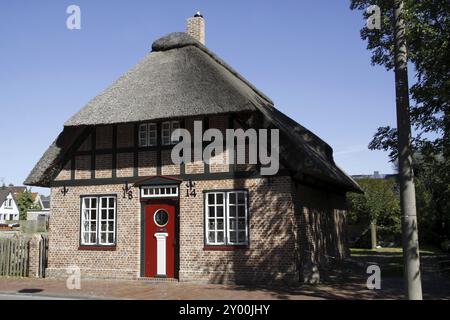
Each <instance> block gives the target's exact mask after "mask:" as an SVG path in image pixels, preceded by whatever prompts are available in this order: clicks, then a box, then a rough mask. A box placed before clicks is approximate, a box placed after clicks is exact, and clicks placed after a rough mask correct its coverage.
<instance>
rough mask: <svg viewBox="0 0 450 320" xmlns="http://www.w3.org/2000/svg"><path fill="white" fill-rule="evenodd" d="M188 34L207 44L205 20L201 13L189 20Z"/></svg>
mask: <svg viewBox="0 0 450 320" xmlns="http://www.w3.org/2000/svg"><path fill="white" fill-rule="evenodd" d="M186 32H187V34H188V35H190V36H192V37H194V38H195V39H197V40H198V41H200V42H201V43H202V44H205V19H204V18H203V16H202V14H201V13H200V12H197V13H196V14H195V16H193V17H192V18H189V19H188V20H187V31H186Z"/></svg>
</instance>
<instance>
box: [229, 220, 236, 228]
mask: <svg viewBox="0 0 450 320" xmlns="http://www.w3.org/2000/svg"><path fill="white" fill-rule="evenodd" d="M230 230H236V219H230Z"/></svg>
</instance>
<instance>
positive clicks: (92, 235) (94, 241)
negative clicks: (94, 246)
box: [90, 232, 97, 243]
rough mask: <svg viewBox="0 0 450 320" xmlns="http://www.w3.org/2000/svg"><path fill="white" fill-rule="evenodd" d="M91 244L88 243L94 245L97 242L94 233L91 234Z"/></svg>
mask: <svg viewBox="0 0 450 320" xmlns="http://www.w3.org/2000/svg"><path fill="white" fill-rule="evenodd" d="M90 239H91V242H90V243H96V242H97V237H96V234H95V233H93V232H92V233H91V238H90Z"/></svg>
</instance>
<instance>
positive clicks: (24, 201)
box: [17, 190, 41, 220]
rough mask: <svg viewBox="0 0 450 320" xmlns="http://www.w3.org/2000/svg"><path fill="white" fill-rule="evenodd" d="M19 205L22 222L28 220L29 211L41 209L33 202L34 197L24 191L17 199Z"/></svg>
mask: <svg viewBox="0 0 450 320" xmlns="http://www.w3.org/2000/svg"><path fill="white" fill-rule="evenodd" d="M17 205H18V207H19V212H20V214H19V219H20V220H27V212H28V210H29V209H41V208H40V206H39V205H35V204H34V202H33V197H32V195H31V192H29V191H28V190H27V191H24V192H22V193H21V194H20V195H19V197H18V199H17Z"/></svg>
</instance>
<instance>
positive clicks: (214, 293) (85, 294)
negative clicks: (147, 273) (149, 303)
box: [0, 278, 379, 300]
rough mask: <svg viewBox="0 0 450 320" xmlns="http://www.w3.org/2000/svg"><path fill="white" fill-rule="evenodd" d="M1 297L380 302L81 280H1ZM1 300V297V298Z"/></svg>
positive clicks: (283, 291)
mask: <svg viewBox="0 0 450 320" xmlns="http://www.w3.org/2000/svg"><path fill="white" fill-rule="evenodd" d="M0 294H4V295H8V296H11V295H19V296H18V297H20V295H23V294H26V295H32V296H34V297H36V296H42V297H45V296H47V297H53V298H55V297H67V298H81V299H138V300H211V299H214V300H216V299H217V300H243V299H244V300H273V299H284V300H323V299H373V298H379V296H378V295H377V294H375V293H374V292H373V291H369V290H367V289H365V288H364V286H363V285H341V286H333V287H330V286H317V287H314V286H300V285H299V286H295V287H249V286H238V285H212V284H205V285H201V284H192V283H149V282H145V281H139V280H136V281H118V280H82V282H81V289H80V290H69V289H67V288H66V283H65V280H57V279H30V278H21V279H18V278H0ZM0 299H1V295H0Z"/></svg>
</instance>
